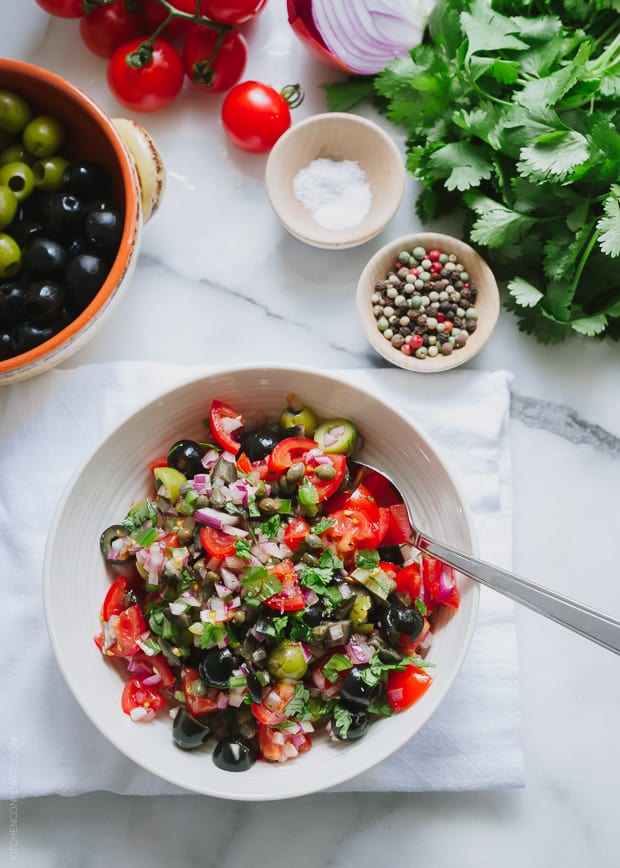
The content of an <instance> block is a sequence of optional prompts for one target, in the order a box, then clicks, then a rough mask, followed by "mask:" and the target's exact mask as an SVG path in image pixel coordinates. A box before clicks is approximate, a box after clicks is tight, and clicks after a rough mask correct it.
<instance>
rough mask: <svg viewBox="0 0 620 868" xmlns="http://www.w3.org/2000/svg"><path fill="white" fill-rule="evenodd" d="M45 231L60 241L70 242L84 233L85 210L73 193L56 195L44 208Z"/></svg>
mask: <svg viewBox="0 0 620 868" xmlns="http://www.w3.org/2000/svg"><path fill="white" fill-rule="evenodd" d="M43 222H44V225H45V231H46V232H47V233H48V234H49V235H51V236H52V238H57V239H59V240H65V241H70V240H72V239H73V238H75V237H76V236H78V235H80V234H81V233H82V229H83V225H84V209H83V208H82V202H81V200H80V199H78V197H77V196H74V195H73V194H72V193H56V194H55V195H53V196H50V197H49V199H48V200H47V203H46V205H45V206H44V218H43Z"/></svg>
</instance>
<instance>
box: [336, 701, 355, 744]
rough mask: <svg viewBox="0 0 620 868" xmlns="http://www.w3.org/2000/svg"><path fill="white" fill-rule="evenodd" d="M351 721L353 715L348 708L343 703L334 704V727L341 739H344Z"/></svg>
mask: <svg viewBox="0 0 620 868" xmlns="http://www.w3.org/2000/svg"><path fill="white" fill-rule="evenodd" d="M352 723H353V715H352V714H351V712H350V711H349V709H348V708H345V707H344V706H343V705H336V706H334V727H335V728H336V730H337V732H338V736H339V737H340V738H341V739H346V737H347V735H348V734H349V729H350V727H351V724H352Z"/></svg>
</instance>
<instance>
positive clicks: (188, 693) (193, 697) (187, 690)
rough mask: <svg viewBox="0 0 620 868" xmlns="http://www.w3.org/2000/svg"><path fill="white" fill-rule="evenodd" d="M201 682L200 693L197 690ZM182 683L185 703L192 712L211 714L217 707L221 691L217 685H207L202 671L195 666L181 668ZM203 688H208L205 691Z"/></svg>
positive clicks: (197, 714) (195, 713) (196, 714)
mask: <svg viewBox="0 0 620 868" xmlns="http://www.w3.org/2000/svg"><path fill="white" fill-rule="evenodd" d="M198 683H199V684H200V685H201V687H200V693H198V692H195V691H196V685H197V684H198ZM181 684H182V687H183V695H184V696H185V704H186V705H187V709H188V711H189V712H190V714H193V715H195V716H200V715H201V714H211V712H212V711H215V710H216V708H217V700H218V694H219V691H218V689H217V687H206V685H205V684H204V682H203V681H201V678H200V673H199V672H198V670H197V669H195V668H194V667H193V666H184V667H183V669H182V670H181ZM203 690H206V692H205V693H203Z"/></svg>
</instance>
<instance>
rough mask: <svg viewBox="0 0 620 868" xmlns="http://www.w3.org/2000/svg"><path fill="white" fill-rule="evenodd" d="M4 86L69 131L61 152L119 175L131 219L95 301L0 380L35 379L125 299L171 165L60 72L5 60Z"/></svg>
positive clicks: (120, 200)
mask: <svg viewBox="0 0 620 868" xmlns="http://www.w3.org/2000/svg"><path fill="white" fill-rule="evenodd" d="M0 89H6V90H11V91H15V92H16V93H18V94H20V95H21V96H23V97H24V98H25V99H26V100H27V101H28V102H29V103H30V104H31V106H32V107H33V109H35V110H38V111H39V112H40V113H45V114H50V115H53V116H55V117H57V118H58V119H59V120H60V121H62V123H63V124H64V125H65V127H66V129H67V137H66V144H65V145H63V148H62V151H63V153H64V154H66V155H67V156H69V157H78V156H80V157H82V158H85V159H88V160H91V161H93V162H96V163H99V164H100V165H102V166H103V167H104V168H105V169H106V170H107V172H108V173H109V175H110V177H111V179H112V187H113V191H112V199H113V201H114V203H115V205H116V207H117V208H118V209H119V210H120V211H121V213H122V214H123V216H124V229H123V234H122V238H121V241H120V245H119V250H118V253H117V256H116V259H115V260H114V262H113V264H112V266H111V268H110V272H109V274H108V276H107V278H106V280H105V282H104V284H103V286H102V287H101V289H100V290H99V291H98V292H97V294H96V295H95V297H94V298H93V300H92V301H91V302H90V304H89V305H88V307H86V308H85V309H84V310H83V311H82V312H81V313H80V314H79V316H77V317H76V318H75V319H74V320H73V321H72V322H71V323H69V325H67V326H66V327H65V328H63V329H61V330H60V331H58V332H57V333H56V334H54V335H53V337H51V338H50V339H49V340H47V341H45V342H44V343H42V344H40V345H39V346H37V347H35V348H34V349H31V350H29V351H28V352H24V353H22V354H20V355H17V356H13V357H12V358H9V359H5V360H4V361H0V385H5V384H7V383H12V382H15V381H17V380H23V379H26V378H28V377H33V376H35V375H37V374H40V373H42V372H43V371H46V370H48V369H49V368H51V367H53V366H55V365H57V364H59V363H60V362H61V361H63V360H64V359H66V358H67V357H68V356H70V355H71V354H72V353H75V352H76V351H77V350H78V349H80V348H81V347H82V346H83V345H84V344H85V343H86V341H88V340H89V339H90V338H91V337H92V336H93V335H94V334H95V332H96V331H97V329H98V328H99V327H100V326H101V325H102V324H103V322H104V321H105V319H106V318H107V317H108V315H109V314H110V312H111V310H112V308H113V306H114V305H115V304H116V303H117V302H118V300H119V298H120V297H121V295H122V293H123V292H124V290H125V289H126V288H127V285H128V282H129V279H130V277H131V274H132V273H133V270H134V268H135V265H136V261H137V256H138V249H139V245H140V233H141V228H142V224H143V222H144V221H145V220H147V219H148V218H149V217H150V216H151V214H152V213H153V212H154V211H155V210H156V208H157V205H158V203H159V199H160V196H161V194H162V191H163V186H164V179H165V176H164V170H163V165H162V162H161V157H160V155H159V152H158V151H157V148H156V146H155V144H154V143H153V141H152V139H151V138H150V136H149V135H148V134H147V133H146V131H145V130H144V129H143V128H142V127H139V126H138V125H137V124H134V123H133V121H127V120H118V121H113V120H111V119H110V118H109V117H108V116H107V115H106V114H105V113H104V112H103V111H102V110H101V109H100V108H99V107H98V106H97V105H96V104H95V103H94V102H93V101H92V100H91V99H90V98H89V97H88V96H86V94H84V93H82V92H81V91H80V90H79V89H78V88H76V87H74V86H73V85H71V84H70V83H69V82H67V81H65V80H64V79H63V78H61V77H60V76H58V75H55V74H54V73H52V72H49V71H48V70H46V69H42V68H40V67H37V66H33V65H31V64H28V63H22V62H20V61H15V60H7V59H0Z"/></svg>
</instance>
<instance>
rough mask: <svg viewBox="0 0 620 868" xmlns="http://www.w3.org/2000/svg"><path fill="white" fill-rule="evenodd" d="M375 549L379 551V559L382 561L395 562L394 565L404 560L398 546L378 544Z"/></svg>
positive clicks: (402, 562)
mask: <svg viewBox="0 0 620 868" xmlns="http://www.w3.org/2000/svg"><path fill="white" fill-rule="evenodd" d="M377 551H378V552H379V559H380V560H382V561H387V562H388V563H390V564H396V566H400V565H401V564H404V562H405V561H404V559H403V553H402V550H401V548H400V546H379V548H378V549H377Z"/></svg>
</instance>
